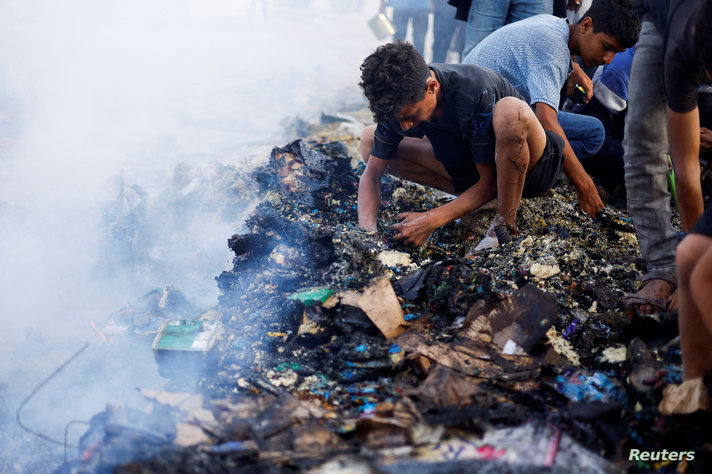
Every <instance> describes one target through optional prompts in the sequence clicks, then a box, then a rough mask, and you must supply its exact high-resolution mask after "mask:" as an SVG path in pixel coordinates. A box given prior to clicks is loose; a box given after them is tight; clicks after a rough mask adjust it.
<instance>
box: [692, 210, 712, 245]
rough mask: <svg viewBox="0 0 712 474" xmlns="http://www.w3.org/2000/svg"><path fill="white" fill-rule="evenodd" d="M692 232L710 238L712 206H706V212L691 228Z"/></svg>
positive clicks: (711, 235)
mask: <svg viewBox="0 0 712 474" xmlns="http://www.w3.org/2000/svg"><path fill="white" fill-rule="evenodd" d="M692 232H693V233H695V234H702V235H706V236H707V237H712V204H711V205H709V206H707V210H705V213H704V214H702V217H700V220H698V221H697V224H695V227H693V228H692Z"/></svg>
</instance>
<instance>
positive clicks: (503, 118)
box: [492, 97, 535, 139]
mask: <svg viewBox="0 0 712 474" xmlns="http://www.w3.org/2000/svg"><path fill="white" fill-rule="evenodd" d="M532 117H534V115H533V112H532V110H531V108H529V105H527V103H526V102H524V101H523V100H521V99H518V98H516V97H503V98H501V99H500V100H499V101H498V102H497V103H496V104H495V105H494V111H493V113H492V127H493V128H494V132H495V135H496V136H497V139H507V138H522V137H524V136H526V133H527V130H528V125H527V124H528V121H529V120H531V118H532ZM534 118H535V117H534Z"/></svg>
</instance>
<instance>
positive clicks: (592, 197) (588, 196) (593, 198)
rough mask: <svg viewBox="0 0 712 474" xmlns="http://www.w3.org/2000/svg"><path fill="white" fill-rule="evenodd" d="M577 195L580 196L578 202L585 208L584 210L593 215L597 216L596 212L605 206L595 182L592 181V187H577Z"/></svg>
mask: <svg viewBox="0 0 712 474" xmlns="http://www.w3.org/2000/svg"><path fill="white" fill-rule="evenodd" d="M576 196H577V197H578V203H579V206H581V209H583V212H585V213H586V214H588V215H589V216H591V217H596V214H598V212H599V211H600V210H601V209H603V208H604V207H605V205H604V204H603V201H602V200H601V196H599V195H598V190H597V189H596V186H594V185H593V182H591V185H590V187H586V188H585V189H576Z"/></svg>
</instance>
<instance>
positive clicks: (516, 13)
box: [507, 0, 554, 23]
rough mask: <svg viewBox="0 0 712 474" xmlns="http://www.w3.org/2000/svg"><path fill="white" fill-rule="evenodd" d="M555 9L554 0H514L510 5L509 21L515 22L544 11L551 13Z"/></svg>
mask: <svg viewBox="0 0 712 474" xmlns="http://www.w3.org/2000/svg"><path fill="white" fill-rule="evenodd" d="M553 11H554V0H512V1H511V3H510V5H509V15H507V23H514V22H515V21H519V20H523V19H525V18H529V17H530V16H534V15H540V14H542V13H545V14H547V15H551V14H552V13H553Z"/></svg>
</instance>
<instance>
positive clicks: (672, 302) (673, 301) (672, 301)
mask: <svg viewBox="0 0 712 474" xmlns="http://www.w3.org/2000/svg"><path fill="white" fill-rule="evenodd" d="M667 309H668V311H676V310H677V289H676V290H675V291H673V292H672V294H671V295H670V297H669V298H668V301H667Z"/></svg>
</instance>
